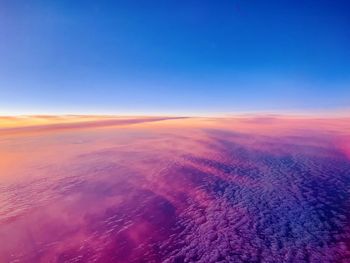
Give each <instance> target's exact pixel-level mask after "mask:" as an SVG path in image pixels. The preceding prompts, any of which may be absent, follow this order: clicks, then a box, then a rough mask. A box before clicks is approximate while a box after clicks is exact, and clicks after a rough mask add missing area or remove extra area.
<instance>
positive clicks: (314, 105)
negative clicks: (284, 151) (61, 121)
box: [0, 0, 350, 114]
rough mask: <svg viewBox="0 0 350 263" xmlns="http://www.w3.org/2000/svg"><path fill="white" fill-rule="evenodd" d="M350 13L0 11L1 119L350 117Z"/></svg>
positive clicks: (113, 7)
mask: <svg viewBox="0 0 350 263" xmlns="http://www.w3.org/2000/svg"><path fill="white" fill-rule="evenodd" d="M349 14H350V3H349V1H346V0H344V1H340V0H339V1H331V0H329V1H322V0H321V1H320V0H318V1H301V0H293V1H292V0H290V1H287V0H285V1H257V0H231V1H206V0H198V1H191V0H186V1H181V0H177V1H170V0H169V1H143V0H142V1H141V0H140V1H132V0H125V1H103V0H101V1H88V0H84V1H83V0H81V1H78V0H76V1H68V0H57V1H50V0H45V1H44V0H41V1H40V0H39V1H35V0H34V1H26V0H23V1H17V0H8V1H6V0H2V1H0V114H15V113H16V114H20V113H25V114H27V113H116V114H118V113H119V114H120V113H121V114H125V113H127V114H132V113H145V114H149V113H180V114H186V113H202V114H207V113H230V112H239V111H314V110H316V111H319V110H322V111H331V110H339V109H343V108H349V106H350V30H349V28H350V15H349Z"/></svg>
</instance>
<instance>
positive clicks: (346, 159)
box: [0, 116, 350, 263]
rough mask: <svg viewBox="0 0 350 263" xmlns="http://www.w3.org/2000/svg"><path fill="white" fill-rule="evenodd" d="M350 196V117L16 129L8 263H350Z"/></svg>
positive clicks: (4, 153) (1, 182) (5, 136)
mask: <svg viewBox="0 0 350 263" xmlns="http://www.w3.org/2000/svg"><path fill="white" fill-rule="evenodd" d="M38 118H43V117H40V116H39V117H38ZM77 118H78V117H77ZM11 121H12V120H11ZM8 126H9V125H8ZM349 189H350V119H349V118H332V119H321V118H297V117H278V116H268V117H240V118H217V119H216V118H146V119H143V118H136V119H130V120H128V119H125V118H124V119H115V120H113V119H111V120H110V119H107V120H105V119H103V120H96V119H93V120H90V119H89V120H88V121H84V120H80V121H79V122H75V121H74V120H70V121H69V122H64V123H63V124H51V123H49V124H47V123H45V124H43V125H39V124H37V123H36V124H35V125H34V126H30V125H28V124H27V123H26V125H25V127H22V126H21V125H19V126H16V127H13V128H11V127H3V128H1V129H0V204H1V206H0V244H1V245H0V262H168V263H170V262H203V263H208V262H318V263H319V262H350V190H349Z"/></svg>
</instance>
